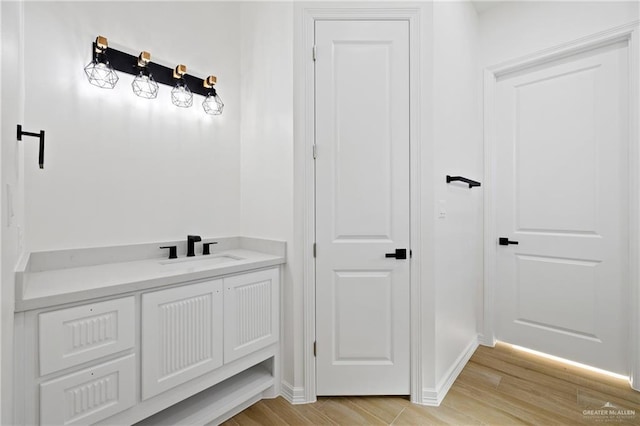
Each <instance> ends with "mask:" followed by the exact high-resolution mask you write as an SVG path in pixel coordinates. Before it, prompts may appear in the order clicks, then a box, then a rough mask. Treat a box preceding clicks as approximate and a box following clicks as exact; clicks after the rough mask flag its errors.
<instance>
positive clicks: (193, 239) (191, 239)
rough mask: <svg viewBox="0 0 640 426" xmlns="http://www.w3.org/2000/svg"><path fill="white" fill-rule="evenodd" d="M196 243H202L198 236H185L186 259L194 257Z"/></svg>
mask: <svg viewBox="0 0 640 426" xmlns="http://www.w3.org/2000/svg"><path fill="white" fill-rule="evenodd" d="M198 241H202V238H200V236H199V235H187V257H193V256H195V255H196V250H195V245H196V243H197V242H198Z"/></svg>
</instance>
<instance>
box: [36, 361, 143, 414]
mask: <svg viewBox="0 0 640 426" xmlns="http://www.w3.org/2000/svg"><path fill="white" fill-rule="evenodd" d="M135 378H136V363H135V355H133V354H131V355H128V356H126V357H124V358H119V359H116V360H114V361H110V362H107V363H104V364H99V365H97V366H95V367H91V368H87V369H86V370H82V371H78V372H77V373H72V374H68V375H66V376H62V377H60V378H57V379H54V380H50V381H48V382H45V383H42V384H41V385H40V424H43V425H75V424H82V425H85V424H92V423H95V422H98V421H100V420H103V419H106V418H108V417H110V416H112V415H114V414H116V413H119V412H120V411H123V410H125V409H127V408H129V407H131V406H133V405H134V404H135V403H136V397H135V389H136V385H135V381H136V379H135Z"/></svg>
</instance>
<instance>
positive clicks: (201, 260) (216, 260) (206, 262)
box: [159, 254, 244, 267]
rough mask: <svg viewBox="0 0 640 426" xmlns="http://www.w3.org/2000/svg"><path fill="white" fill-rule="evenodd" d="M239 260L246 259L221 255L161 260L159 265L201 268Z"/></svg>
mask: <svg viewBox="0 0 640 426" xmlns="http://www.w3.org/2000/svg"><path fill="white" fill-rule="evenodd" d="M237 260H244V258H242V257H239V256H232V255H229V254H219V255H211V256H194V257H185V258H182V259H168V260H161V261H160V262H159V263H160V264H161V265H164V266H170V265H176V266H180V267H191V266H194V267H200V266H210V265H219V264H221V263H227V262H235V261H237Z"/></svg>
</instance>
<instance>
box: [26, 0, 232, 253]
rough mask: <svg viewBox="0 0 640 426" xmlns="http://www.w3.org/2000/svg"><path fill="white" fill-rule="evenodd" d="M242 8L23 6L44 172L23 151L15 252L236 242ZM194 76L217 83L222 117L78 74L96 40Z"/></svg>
mask: <svg viewBox="0 0 640 426" xmlns="http://www.w3.org/2000/svg"><path fill="white" fill-rule="evenodd" d="M239 11H240V5H239V4H233V3H217V2H213V3H210V2H193V3H192V2H105V3H99V2H94V1H91V2H69V3H65V2H31V1H30V2H26V4H25V69H26V75H25V78H26V82H27V84H26V97H25V105H26V107H25V108H26V115H25V122H24V124H25V126H26V129H27V130H34V131H37V130H39V129H44V130H45V131H46V134H47V140H46V152H45V168H44V170H39V169H38V168H37V143H28V144H25V147H26V148H25V149H26V152H25V169H26V171H25V174H26V176H25V187H26V191H25V212H26V216H25V229H26V230H25V244H26V250H28V251H37V250H47V249H62V248H73V247H87V246H105V245H116V244H127V243H140V242H151V241H163V240H175V239H180V238H182V237H186V235H187V233H197V234H199V235H203V236H224V235H237V234H239V233H240V215H239V211H240V83H239V81H240V13H239ZM99 34H100V35H104V36H106V37H107V38H108V39H109V42H110V45H111V46H112V47H115V48H118V49H120V50H124V51H127V52H128V53H131V54H134V55H137V54H138V53H139V52H140V51H141V50H148V51H150V52H151V54H152V60H153V61H155V62H159V63H162V64H163V65H167V66H170V67H173V66H175V65H177V64H178V63H184V64H186V65H187V67H188V72H189V73H191V74H194V75H196V76H199V77H204V76H206V75H208V74H216V75H217V76H218V81H219V83H218V86H217V87H218V91H219V94H220V96H221V97H222V99H223V101H224V102H225V110H224V114H223V115H222V116H219V117H212V116H208V115H206V114H205V113H204V112H203V111H202V108H201V106H200V104H201V103H202V97H200V96H198V95H196V96H195V99H194V105H193V107H191V108H189V109H181V108H177V107H175V106H173V105H172V104H171V102H170V88H169V87H167V86H161V88H160V93H159V95H158V99H155V100H146V99H141V98H138V97H136V96H135V95H134V94H133V92H132V91H131V81H132V79H133V76H130V75H128V74H123V73H120V81H119V83H118V85H117V86H116V88H115V89H114V90H106V89H100V88H97V87H94V86H92V85H90V84H89V83H88V81H87V80H86V77H85V75H84V71H83V67H84V66H85V65H86V64H87V63H88V62H89V61H90V60H91V42H92V41H93V40H94V39H95V37H96V36H97V35H99Z"/></svg>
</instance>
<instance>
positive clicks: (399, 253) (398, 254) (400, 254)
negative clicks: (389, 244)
mask: <svg viewBox="0 0 640 426" xmlns="http://www.w3.org/2000/svg"><path fill="white" fill-rule="evenodd" d="M384 257H395V258H396V259H406V258H407V249H396V251H395V253H387V254H385V255H384Z"/></svg>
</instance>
